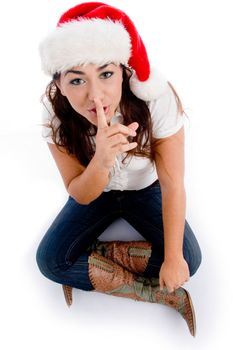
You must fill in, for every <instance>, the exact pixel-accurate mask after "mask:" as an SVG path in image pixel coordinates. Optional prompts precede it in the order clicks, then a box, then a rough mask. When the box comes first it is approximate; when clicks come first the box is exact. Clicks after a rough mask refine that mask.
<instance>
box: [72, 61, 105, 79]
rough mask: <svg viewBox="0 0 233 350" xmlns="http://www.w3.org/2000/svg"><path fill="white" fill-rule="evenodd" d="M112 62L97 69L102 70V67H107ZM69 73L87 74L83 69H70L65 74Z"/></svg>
mask: <svg viewBox="0 0 233 350" xmlns="http://www.w3.org/2000/svg"><path fill="white" fill-rule="evenodd" d="M110 64H111V63H107V64H104V65H103V66H100V67H98V69H97V71H101V70H102V69H104V68H106V67H107V66H109V65H110ZM68 73H74V74H80V75H85V73H84V72H82V71H81V70H73V69H71V70H68V71H67V72H66V73H65V76H66V75H67V74H68Z"/></svg>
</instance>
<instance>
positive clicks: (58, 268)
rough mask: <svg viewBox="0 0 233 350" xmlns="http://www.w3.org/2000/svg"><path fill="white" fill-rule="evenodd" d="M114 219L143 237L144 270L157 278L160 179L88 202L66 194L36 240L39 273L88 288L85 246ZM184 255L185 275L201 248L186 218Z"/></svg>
mask: <svg viewBox="0 0 233 350" xmlns="http://www.w3.org/2000/svg"><path fill="white" fill-rule="evenodd" d="M118 218H123V219H125V220H126V221H127V222H128V223H129V224H130V225H131V226H133V227H134V228H135V229H136V230H137V231H138V232H139V233H140V234H141V235H142V236H143V237H144V238H145V239H146V240H147V241H149V242H151V243H152V254H151V257H150V258H149V261H148V265H147V268H146V270H145V272H144V274H143V275H144V276H146V277H152V276H153V277H158V276H159V271H160V267H161V265H162V263H163V260H164V235H163V222H162V198H161V189H160V184H159V181H158V180H157V181H155V182H154V183H153V184H152V185H150V186H148V187H146V188H144V189H141V190H137V191H136V190H131V191H118V190H112V191H109V192H103V193H102V194H101V195H100V196H99V197H98V198H97V199H95V200H94V201H92V202H91V203H90V204H88V205H81V204H79V203H78V202H76V201H75V200H74V199H73V198H72V197H71V196H69V198H68V201H67V203H66V204H65V206H64V207H63V208H62V210H61V211H60V213H59V214H58V215H57V217H56V218H55V220H54V221H53V223H52V225H51V226H50V227H49V229H48V231H47V232H46V234H45V236H44V237H43V239H42V241H41V242H40V244H39V247H38V249H37V253H36V261H37V264H38V267H39V269H40V271H41V273H42V274H43V275H44V276H45V277H47V278H49V279H50V280H52V281H54V282H57V283H60V284H66V285H69V286H72V287H75V288H78V289H82V290H93V289H94V288H93V286H92V284H91V281H90V279H89V276H88V256H89V255H90V254H91V250H90V249H88V248H90V246H91V245H92V243H93V242H94V241H96V239H97V238H98V237H99V236H100V235H101V234H102V233H103V231H104V230H105V229H106V228H107V227H108V226H109V225H110V224H112V222H113V221H115V220H116V219H118ZM183 255H184V258H185V260H186V261H187V264H188V266H189V271H190V276H192V275H193V274H194V273H195V272H196V271H197V269H198V267H199V265H200V263H201V250H200V247H199V245H198V242H197V240H196V238H195V236H194V233H193V231H192V229H191V228H190V226H189V224H188V223H187V221H186V220H185V228H184V240H183Z"/></svg>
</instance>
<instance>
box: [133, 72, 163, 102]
mask: <svg viewBox="0 0 233 350" xmlns="http://www.w3.org/2000/svg"><path fill="white" fill-rule="evenodd" d="M129 83H130V90H131V91H132V92H133V93H134V95H136V96H137V97H138V98H140V99H141V100H144V101H151V100H153V99H156V98H158V97H159V96H160V95H161V94H162V93H163V92H164V91H165V90H166V89H167V86H168V85H167V79H166V77H165V76H164V75H163V74H162V73H161V72H159V71H158V70H157V69H155V68H151V70H150V76H149V78H148V79H147V80H146V81H139V80H138V78H137V75H136V72H135V71H134V73H133V75H132V77H131V78H130V80H129Z"/></svg>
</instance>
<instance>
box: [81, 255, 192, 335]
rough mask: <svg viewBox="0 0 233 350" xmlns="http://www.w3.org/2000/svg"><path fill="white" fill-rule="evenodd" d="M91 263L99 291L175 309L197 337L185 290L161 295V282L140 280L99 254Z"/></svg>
mask: <svg viewBox="0 0 233 350" xmlns="http://www.w3.org/2000/svg"><path fill="white" fill-rule="evenodd" d="M88 263H89V277H90V280H91V283H92V284H93V287H94V288H95V290H96V291H99V292H102V293H105V294H110V295H114V296H120V297H125V298H131V299H134V300H138V301H147V302H151V303H159V304H163V305H167V306H169V307H172V308H173V309H175V310H176V311H178V312H179V313H180V314H181V316H182V317H183V318H184V319H185V321H186V322H187V325H188V327H189V331H190V333H191V334H192V335H193V336H194V335H195V332H196V323H195V313H194V309H193V305H192V301H191V297H190V295H189V293H188V292H187V291H186V290H185V289H184V288H178V289H176V290H175V291H174V292H172V293H169V292H168V291H167V289H166V288H164V289H163V290H162V291H161V290H160V286H159V279H158V278H154V277H152V278H147V277H143V276H136V275H134V274H132V273H131V272H129V271H127V270H126V269H124V268H122V267H121V266H119V265H118V264H116V263H114V262H113V261H111V260H109V259H107V258H105V257H103V256H100V255H99V254H97V253H96V252H93V253H92V254H91V255H90V256H89V258H88Z"/></svg>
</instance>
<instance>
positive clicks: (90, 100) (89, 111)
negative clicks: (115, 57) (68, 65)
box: [56, 63, 123, 126]
mask: <svg viewBox="0 0 233 350" xmlns="http://www.w3.org/2000/svg"><path fill="white" fill-rule="evenodd" d="M122 80H123V78H122V67H121V66H120V65H115V64H113V63H110V64H108V65H104V66H101V67H100V66H97V65H94V64H88V65H86V66H75V67H73V68H72V69H70V70H67V71H65V72H64V73H62V74H61V76H60V80H59V81H58V82H56V84H57V86H58V88H59V89H60V90H61V93H62V95H63V96H66V97H67V99H68V101H69V103H70V104H71V106H72V107H73V109H74V110H75V111H76V112H78V113H80V114H81V115H82V116H84V117H85V118H86V119H88V120H89V121H90V122H91V123H92V124H94V125H96V126H97V115H96V110H95V103H94V98H99V99H100V100H101V102H102V104H103V107H104V113H105V115H106V119H107V121H108V122H109V121H110V120H111V118H112V117H113V115H114V113H115V111H116V109H117V107H118V105H119V103H120V100H121V93H122Z"/></svg>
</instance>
